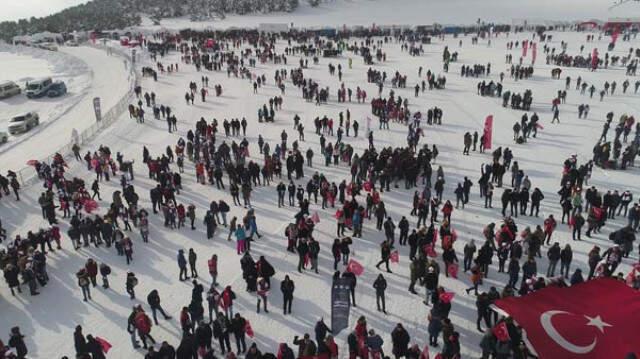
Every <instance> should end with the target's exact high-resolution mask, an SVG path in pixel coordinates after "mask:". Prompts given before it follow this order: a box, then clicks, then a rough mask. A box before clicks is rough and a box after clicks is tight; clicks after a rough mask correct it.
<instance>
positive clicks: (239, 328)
mask: <svg viewBox="0 0 640 359" xmlns="http://www.w3.org/2000/svg"><path fill="white" fill-rule="evenodd" d="M246 326H247V321H246V319H244V318H243V317H242V316H241V315H240V313H236V315H235V317H234V318H233V319H232V320H231V331H232V332H233V336H234V338H235V339H236V349H237V353H238V354H240V353H246V352H247V343H246V341H245V333H246V329H245V328H246ZM240 349H242V351H241V350H240Z"/></svg>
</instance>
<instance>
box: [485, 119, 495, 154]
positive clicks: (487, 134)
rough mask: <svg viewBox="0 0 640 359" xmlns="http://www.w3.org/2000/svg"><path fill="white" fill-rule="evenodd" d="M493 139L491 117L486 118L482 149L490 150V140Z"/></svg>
mask: <svg viewBox="0 0 640 359" xmlns="http://www.w3.org/2000/svg"><path fill="white" fill-rule="evenodd" d="M492 137H493V115H489V116H487V118H485V120H484V148H485V149H487V150H490V149H491V139H492Z"/></svg>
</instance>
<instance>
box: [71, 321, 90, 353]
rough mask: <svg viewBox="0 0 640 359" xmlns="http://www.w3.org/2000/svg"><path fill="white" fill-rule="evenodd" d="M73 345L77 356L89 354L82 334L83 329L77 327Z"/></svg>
mask: <svg viewBox="0 0 640 359" xmlns="http://www.w3.org/2000/svg"><path fill="white" fill-rule="evenodd" d="M73 345H74V347H75V349H76V356H80V355H83V354H86V353H87V341H86V340H85V339H84V334H82V327H81V326H79V325H78V326H76V330H75V331H74V332H73Z"/></svg>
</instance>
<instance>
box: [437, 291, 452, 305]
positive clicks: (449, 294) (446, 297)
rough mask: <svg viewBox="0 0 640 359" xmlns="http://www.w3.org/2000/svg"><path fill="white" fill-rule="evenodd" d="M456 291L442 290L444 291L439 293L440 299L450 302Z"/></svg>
mask: <svg viewBox="0 0 640 359" xmlns="http://www.w3.org/2000/svg"><path fill="white" fill-rule="evenodd" d="M455 295H456V293H453V292H444V293H440V296H439V298H440V300H441V301H443V302H444V303H451V301H452V300H453V297H455Z"/></svg>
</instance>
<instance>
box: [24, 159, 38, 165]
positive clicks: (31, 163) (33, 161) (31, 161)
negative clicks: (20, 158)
mask: <svg viewBox="0 0 640 359" xmlns="http://www.w3.org/2000/svg"><path fill="white" fill-rule="evenodd" d="M37 164H38V160H29V161H27V166H35V165H37Z"/></svg>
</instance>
